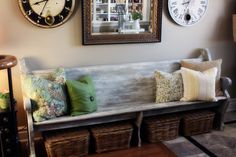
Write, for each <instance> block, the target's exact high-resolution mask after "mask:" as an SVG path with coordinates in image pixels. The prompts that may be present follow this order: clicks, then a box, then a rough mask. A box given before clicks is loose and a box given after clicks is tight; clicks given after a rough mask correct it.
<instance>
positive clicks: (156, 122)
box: [144, 115, 180, 143]
mask: <svg viewBox="0 0 236 157" xmlns="http://www.w3.org/2000/svg"><path fill="white" fill-rule="evenodd" d="M179 122H180V118H179V117H178V116H176V115H173V116H161V117H150V118H147V119H144V129H145V133H146V135H145V137H146V138H147V140H148V142H151V143H156V142H160V141H167V140H172V139H175V138H177V137H178V134H179Z"/></svg>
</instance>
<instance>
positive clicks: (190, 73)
mask: <svg viewBox="0 0 236 157" xmlns="http://www.w3.org/2000/svg"><path fill="white" fill-rule="evenodd" d="M181 74H182V77H183V84H184V97H183V98H182V99H181V101H194V100H206V101H216V98H215V78H216V74H217V68H211V69H208V70H206V71H203V72H200V71H195V70H191V69H187V68H183V67H182V68H181Z"/></svg>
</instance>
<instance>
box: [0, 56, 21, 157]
mask: <svg viewBox="0 0 236 157" xmlns="http://www.w3.org/2000/svg"><path fill="white" fill-rule="evenodd" d="M16 64H17V60H16V58H15V57H14V56H9V55H0V70H7V74H8V85H9V94H10V105H9V108H8V109H7V110H4V111H3V110H1V111H0V151H1V154H0V157H10V156H11V157H14V156H18V153H19V152H18V133H17V121H16V101H15V99H14V95H13V87H12V74H11V68H12V67H14V66H15V65H16Z"/></svg>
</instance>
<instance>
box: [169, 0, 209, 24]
mask: <svg viewBox="0 0 236 157" xmlns="http://www.w3.org/2000/svg"><path fill="white" fill-rule="evenodd" d="M207 6H208V0H169V1H168V9H169V13H170V16H171V17H172V18H173V20H174V21H175V22H176V23H177V24H179V25H181V26H192V25H194V24H196V23H197V22H199V21H200V20H201V19H202V17H203V16H204V15H205V13H206V10H207Z"/></svg>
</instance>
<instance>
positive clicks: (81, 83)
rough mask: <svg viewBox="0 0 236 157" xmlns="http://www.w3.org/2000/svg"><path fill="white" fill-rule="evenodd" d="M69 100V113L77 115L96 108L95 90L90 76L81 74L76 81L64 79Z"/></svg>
mask: <svg viewBox="0 0 236 157" xmlns="http://www.w3.org/2000/svg"><path fill="white" fill-rule="evenodd" d="M66 85H67V89H68V93H69V97H70V102H71V115H72V116H78V115H82V114H86V113H90V112H94V111H96V110H97V100H96V92H95V88H94V84H93V80H92V78H91V77H90V76H83V77H81V78H80V79H79V80H78V81H76V80H67V81H66Z"/></svg>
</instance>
